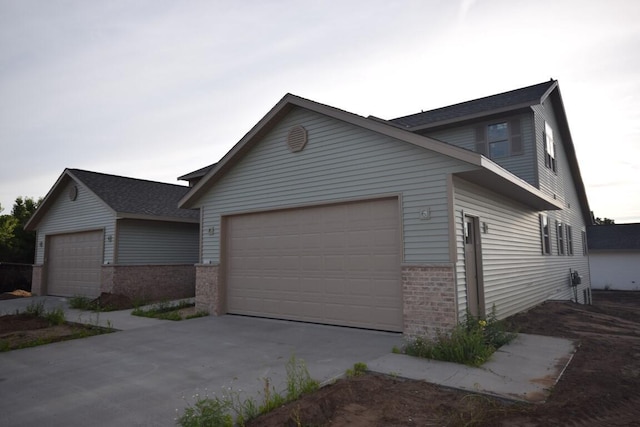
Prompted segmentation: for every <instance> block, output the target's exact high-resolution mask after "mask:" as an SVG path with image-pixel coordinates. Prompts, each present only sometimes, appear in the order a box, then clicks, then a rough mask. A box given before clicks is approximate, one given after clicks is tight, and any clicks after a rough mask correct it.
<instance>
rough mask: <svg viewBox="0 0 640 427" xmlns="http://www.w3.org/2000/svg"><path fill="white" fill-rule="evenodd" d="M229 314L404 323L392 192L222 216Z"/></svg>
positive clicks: (398, 326) (379, 325) (385, 325)
mask: <svg viewBox="0 0 640 427" xmlns="http://www.w3.org/2000/svg"><path fill="white" fill-rule="evenodd" d="M226 227H227V230H226V234H225V235H226V241H225V248H224V250H225V262H226V263H227V275H226V287H227V306H228V311H229V312H230V313H238V314H251V315H259V316H266V317H275V318H282V319H294V320H306V321H313V322H319V323H328V324H338V325H348V326H360V327H368V328H375V329H384V330H396V331H401V330H402V297H401V282H400V253H401V249H400V237H399V215H398V201H397V199H384V200H375V201H366V202H357V203H350V204H344V205H332V206H320V207H313V208H304V209H292V210H286V211H272V212H264V213H256V214H248V215H241V216H235V217H229V218H228V221H226Z"/></svg>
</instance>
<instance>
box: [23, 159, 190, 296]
mask: <svg viewBox="0 0 640 427" xmlns="http://www.w3.org/2000/svg"><path fill="white" fill-rule="evenodd" d="M188 191H189V188H188V187H186V186H180V185H172V184H165V183H160V182H153V181H145V180H140V179H133V178H126V177H121V176H114V175H106V174H102V173H97V172H90V171H85V170H79V169H65V170H64V172H63V173H62V175H60V177H59V178H58V180H57V181H56V183H55V184H54V185H53V187H52V188H51V190H50V191H49V193H48V194H47V195H46V197H45V198H44V200H43V201H42V203H41V205H40V206H39V208H38V209H37V210H36V212H35V213H34V214H33V216H32V217H31V219H30V220H29V221H28V223H27V224H26V226H25V229H27V230H30V231H36V232H37V237H36V239H37V240H36V242H37V243H36V254H35V265H34V268H33V280H32V291H33V292H34V293H35V294H38V295H58V296H67V297H73V296H86V297H96V296H98V295H100V293H102V292H108V293H116V294H122V295H127V296H129V297H131V298H136V299H142V300H147V301H151V300H160V299H175V298H185V297H192V296H193V295H194V293H195V267H194V264H195V263H196V262H197V261H198V258H199V238H198V234H199V219H200V214H199V212H198V211H197V210H190V209H179V208H178V207H177V203H178V201H179V200H180V199H181V198H182V197H183V196H184V195H185V194H186V193H187V192H188Z"/></svg>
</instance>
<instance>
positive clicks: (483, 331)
mask: <svg viewBox="0 0 640 427" xmlns="http://www.w3.org/2000/svg"><path fill="white" fill-rule="evenodd" d="M514 338H515V334H513V333H510V332H506V330H505V326H504V323H503V322H501V321H498V320H497V318H496V312H495V306H494V307H493V309H492V311H491V314H490V315H489V316H488V317H487V319H486V320H484V319H477V318H475V317H474V316H472V315H471V314H470V313H468V312H467V315H466V317H465V320H464V321H463V322H461V323H460V324H458V325H457V326H456V327H455V328H454V329H453V330H452V331H451V332H450V333H448V334H445V333H441V332H439V333H438V334H437V335H436V338H435V340H429V339H427V338H424V337H416V338H414V339H413V340H411V341H410V342H409V343H407V344H406V345H405V347H404V352H405V353H406V354H408V355H410V356H417V357H423V358H427V359H436V360H444V361H448V362H455V363H462V364H465V365H470V366H480V365H482V364H483V363H484V362H486V361H487V360H488V359H489V357H490V356H491V355H492V354H493V353H494V352H495V351H496V349H498V348H500V347H501V346H503V345H504V344H507V343H509V342H510V341H512V340H513V339H514Z"/></svg>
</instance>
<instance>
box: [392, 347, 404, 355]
mask: <svg viewBox="0 0 640 427" xmlns="http://www.w3.org/2000/svg"><path fill="white" fill-rule="evenodd" d="M391 353H393V354H402V349H401V348H400V347H398V346H397V345H394V346H393V348H392V349H391Z"/></svg>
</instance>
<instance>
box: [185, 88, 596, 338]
mask: <svg viewBox="0 0 640 427" xmlns="http://www.w3.org/2000/svg"><path fill="white" fill-rule="evenodd" d="M180 207H182V208H187V209H196V208H199V209H201V215H202V216H201V218H202V219H201V228H202V232H201V235H200V238H201V260H200V263H199V264H198V265H197V266H196V305H197V306H198V307H199V308H201V309H207V310H209V311H210V312H211V313H213V314H217V315H221V314H224V313H235V314H242V315H252V316H264V317H271V318H278V319H292V320H300V321H308V322H316V323H325V324H333V325H345V326H353V327H362V328H371V329H379V330H388V331H398V332H403V333H405V334H407V335H422V334H427V335H429V334H434V333H435V332H436V331H437V330H446V329H449V328H451V327H453V326H454V325H455V324H456V323H457V322H458V321H459V320H460V319H461V318H462V317H464V315H465V313H466V311H467V310H469V311H470V312H471V313H472V314H474V315H479V316H483V315H486V314H488V313H489V312H491V310H493V309H494V308H495V310H496V312H497V315H498V317H506V316H508V315H511V314H514V313H517V312H519V311H522V310H526V309H528V308H530V307H532V306H534V305H536V304H538V303H541V302H543V301H545V300H549V299H560V300H574V301H577V302H580V303H588V302H589V301H590V280H589V267H588V257H587V253H586V248H585V247H586V237H585V236H586V235H585V233H586V226H587V225H589V224H591V215H590V209H589V205H588V202H587V198H586V193H585V189H584V185H583V183H582V179H581V176H580V171H579V168H578V163H577V160H576V155H575V149H574V146H573V141H572V139H571V134H570V132H569V126H568V123H567V118H566V115H565V111H564V107H563V104H562V98H561V95H560V89H559V87H558V83H557V81H554V80H551V81H548V82H544V83H541V84H537V85H533V86H530V87H526V88H522V89H518V90H514V91H510V92H506V93H502V94H498V95H493V96H489V97H486V98H481V99H477V100H473V101H469V102H465V103H461V104H456V105H453V106H449V107H445V108H441V109H437V110H433V111H427V112H422V113H418V114H414V115H411V116H407V117H400V118H397V119H393V120H388V121H387V120H382V119H379V118H376V117H371V116H370V117H367V118H365V117H362V116H359V115H356V114H352V113H349V112H347V111H343V110H340V109H337V108H334V107H331V106H328V105H323V104H320V103H317V102H314V101H311V100H308V99H304V98H301V97H298V96H295V95H291V94H287V95H285V96H284V97H283V98H282V99H281V100H280V101H279V102H278V103H277V104H276V105H275V106H274V107H273V108H272V109H271V110H270V111H269V112H268V113H267V114H266V115H265V116H264V117H263V118H262V119H261V120H260V121H259V122H258V123H257V124H256V125H255V126H254V127H253V128H252V129H251V130H250V131H249V132H248V133H247V134H246V135H245V136H244V137H243V138H242V139H241V140H240V141H239V142H238V143H237V144H236V145H235V146H234V147H233V148H232V149H231V150H230V151H229V152H228V153H227V154H226V155H225V156H224V157H223V158H222V159H221V160H220V161H219V162H218V163H217V164H215V165H214V166H213V167H212V168H211V169H210V170H209V171H208V172H207V173H206V174H205V175H204V176H203V177H202V178H201V179H200V180H199V181H198V182H197V183H195V185H194V186H193V187H192V188H191V190H190V191H189V193H188V194H186V195H185V196H184V197H183V198H182V200H181V201H180Z"/></svg>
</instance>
